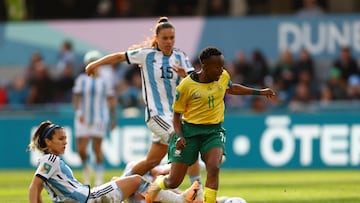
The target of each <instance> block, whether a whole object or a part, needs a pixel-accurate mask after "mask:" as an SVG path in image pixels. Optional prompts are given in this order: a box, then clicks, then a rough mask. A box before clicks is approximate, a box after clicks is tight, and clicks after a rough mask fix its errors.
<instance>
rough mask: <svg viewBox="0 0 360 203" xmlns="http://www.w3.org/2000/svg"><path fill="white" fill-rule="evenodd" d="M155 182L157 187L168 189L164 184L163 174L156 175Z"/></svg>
mask: <svg viewBox="0 0 360 203" xmlns="http://www.w3.org/2000/svg"><path fill="white" fill-rule="evenodd" d="M156 182H157V185H158V186H159V188H161V189H162V190H167V189H169V188H167V187H166V186H165V176H161V177H158V178H157V179H156Z"/></svg>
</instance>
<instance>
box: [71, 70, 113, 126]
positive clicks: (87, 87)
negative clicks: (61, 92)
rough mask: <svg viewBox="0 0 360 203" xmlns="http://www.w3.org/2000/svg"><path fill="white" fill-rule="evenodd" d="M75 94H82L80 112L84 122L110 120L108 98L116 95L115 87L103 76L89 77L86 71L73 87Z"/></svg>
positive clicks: (90, 123) (91, 122)
mask: <svg viewBox="0 0 360 203" xmlns="http://www.w3.org/2000/svg"><path fill="white" fill-rule="evenodd" d="M73 93H74V94H80V95H81V97H82V99H81V104H80V109H79V110H80V112H76V113H79V114H81V115H82V116H83V117H84V119H85V120H84V123H85V124H89V125H92V124H94V123H99V122H108V121H109V119H110V118H109V106H108V103H107V98H108V97H110V96H114V88H113V87H112V85H111V83H110V82H109V81H107V80H105V79H104V78H103V77H96V78H93V77H89V76H87V75H86V74H85V73H83V74H80V75H79V76H78V77H77V78H76V80H75V85H74V87H73Z"/></svg>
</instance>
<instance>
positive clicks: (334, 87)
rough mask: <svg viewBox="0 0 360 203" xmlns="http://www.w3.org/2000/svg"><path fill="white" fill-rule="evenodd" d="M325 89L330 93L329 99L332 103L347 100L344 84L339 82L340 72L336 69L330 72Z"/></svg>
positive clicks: (341, 81)
mask: <svg viewBox="0 0 360 203" xmlns="http://www.w3.org/2000/svg"><path fill="white" fill-rule="evenodd" d="M327 87H328V88H329V90H330V92H331V99H332V100H333V101H334V100H345V99H347V91H346V83H344V82H343V80H341V72H340V70H339V69H338V68H332V69H331V70H330V73H329V79H328V81H327Z"/></svg>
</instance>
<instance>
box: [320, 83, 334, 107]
mask: <svg viewBox="0 0 360 203" xmlns="http://www.w3.org/2000/svg"><path fill="white" fill-rule="evenodd" d="M332 97H333V96H332V93H331V90H330V88H329V87H328V86H327V85H324V86H323V87H322V88H321V90H320V101H319V103H320V106H322V107H327V106H330V105H331V102H332Z"/></svg>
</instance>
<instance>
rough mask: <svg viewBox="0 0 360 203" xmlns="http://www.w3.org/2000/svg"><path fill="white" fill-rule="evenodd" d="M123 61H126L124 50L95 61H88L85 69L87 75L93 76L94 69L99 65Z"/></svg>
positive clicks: (94, 73)
mask: <svg viewBox="0 0 360 203" xmlns="http://www.w3.org/2000/svg"><path fill="white" fill-rule="evenodd" d="M123 61H126V53H125V52H117V53H113V54H109V55H106V56H104V57H102V58H100V59H98V60H96V61H93V62H91V63H89V64H88V65H87V66H86V68H85V70H86V73H87V74H88V75H89V76H95V75H96V70H97V68H98V67H100V66H102V65H107V64H114V63H119V62H123Z"/></svg>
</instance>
